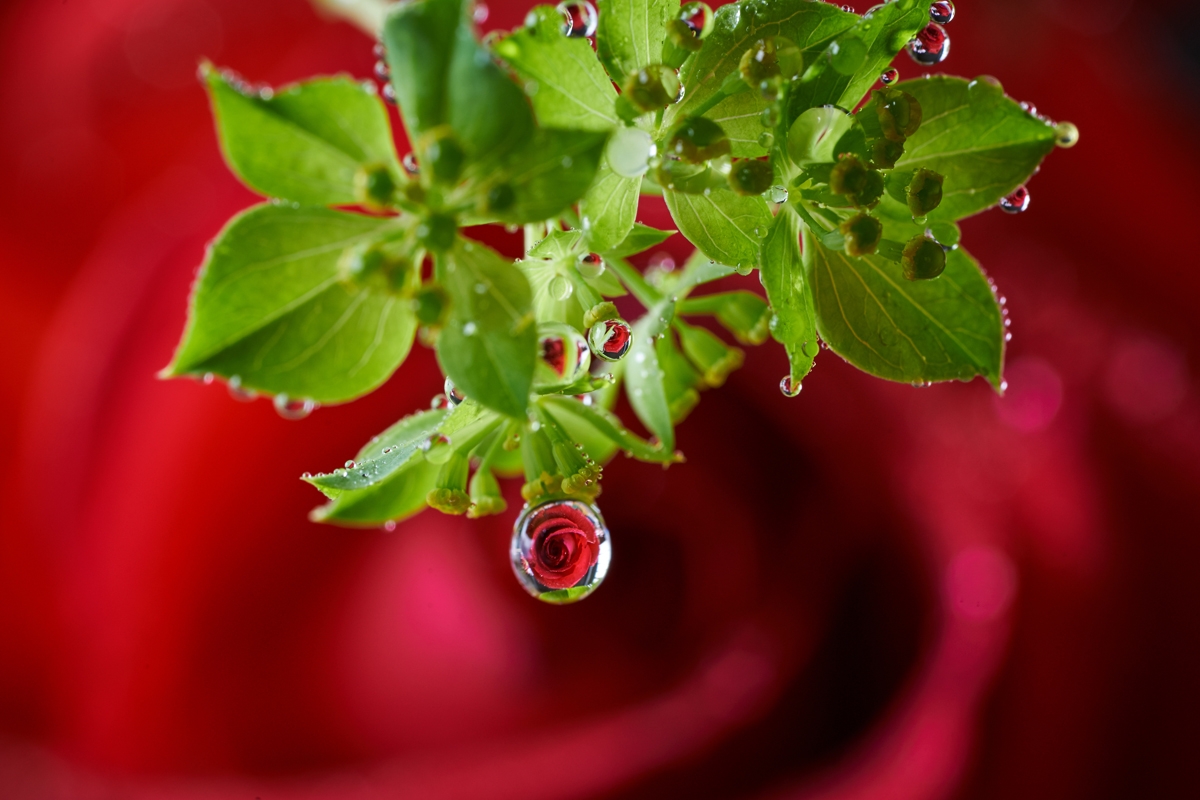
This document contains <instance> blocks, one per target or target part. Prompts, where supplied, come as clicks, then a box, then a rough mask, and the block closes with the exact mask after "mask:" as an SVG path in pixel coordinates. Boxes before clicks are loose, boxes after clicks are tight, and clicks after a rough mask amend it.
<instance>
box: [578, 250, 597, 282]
mask: <svg viewBox="0 0 1200 800" xmlns="http://www.w3.org/2000/svg"><path fill="white" fill-rule="evenodd" d="M575 269H577V270H579V274H580V275H582V276H583V277H585V278H587V279H588V280H595V279H596V278H599V277H600V276H601V275H603V274H604V259H603V258H601V257H600V254H599V253H584V254H583V255H581V256H580V257H579V258H578V259H577V260H576V261H575Z"/></svg>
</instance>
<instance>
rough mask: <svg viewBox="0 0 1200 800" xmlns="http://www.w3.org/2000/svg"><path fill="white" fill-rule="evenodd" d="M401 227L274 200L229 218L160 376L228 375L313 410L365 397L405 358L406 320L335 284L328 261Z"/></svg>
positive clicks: (384, 299)
mask: <svg viewBox="0 0 1200 800" xmlns="http://www.w3.org/2000/svg"><path fill="white" fill-rule="evenodd" d="M405 224H408V223H407V221H406V220H405V219H404V218H400V219H396V218H391V219H385V218H379V217H368V216H364V215H361V214H348V213H345V212H341V211H332V210H328V209H320V208H292V207H290V206H283V205H274V204H267V205H260V206H255V207H254V208H251V209H250V210H248V211H245V212H243V213H241V214H239V215H238V216H236V217H234V218H233V220H232V221H231V222H230V223H229V224H228V225H227V226H226V227H225V229H224V230H223V231H222V232H221V234H220V235H219V236H218V237H217V240H216V241H215V242H214V243H213V244H212V246H211V248H210V249H209V252H208V256H207V258H206V259H205V262H204V265H203V266H202V267H201V269H200V275H199V278H198V279H197V281H196V284H195V287H194V289H193V291H192V298H191V308H190V310H189V314H188V323H187V328H186V329H185V330H184V335H183V341H182V343H181V344H180V345H179V349H178V351H177V352H176V353H175V358H174V360H173V361H172V362H171V364H170V365H169V366H168V367H167V368H166V370H164V373H165V374H167V375H182V374H203V373H206V372H214V373H217V374H219V375H224V376H227V377H230V378H232V377H234V376H236V377H237V378H238V379H239V381H240V383H241V385H242V386H243V387H245V388H247V389H254V390H257V391H264V392H269V393H271V394H276V393H284V394H287V395H289V396H291V397H294V398H301V397H303V398H311V399H313V400H316V401H318V402H322V403H331V402H340V401H345V400H351V399H353V398H355V397H358V396H360V395H363V394H365V393H367V392H369V391H370V390H372V389H374V388H375V387H376V386H378V385H379V384H381V383H383V382H384V381H385V380H386V379H387V378H388V376H389V375H391V374H392V372H393V371H394V370H395V369H396V367H398V366H399V365H400V363H401V362H403V361H404V358H405V357H406V356H407V355H408V351H409V349H410V348H411V347H412V341H413V335H414V332H415V330H416V321H415V319H414V317H413V314H412V311H411V309H410V307H409V304H408V301H407V300H406V299H404V298H402V297H399V296H397V295H394V294H391V293H388V292H386V291H382V290H380V289H376V288H369V287H362V286H357V285H355V284H351V283H346V282H344V281H343V280H340V279H339V273H338V259H339V257H340V256H341V255H342V253H343V252H344V251H345V250H346V249H347V248H349V247H352V246H354V245H357V244H360V243H363V242H369V241H372V240H374V239H377V238H379V237H381V236H382V235H384V234H386V233H388V232H395V231H396V230H397V228H398V227H400V226H402V225H405Z"/></svg>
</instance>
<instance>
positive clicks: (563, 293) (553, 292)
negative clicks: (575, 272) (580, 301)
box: [546, 275, 575, 301]
mask: <svg viewBox="0 0 1200 800" xmlns="http://www.w3.org/2000/svg"><path fill="white" fill-rule="evenodd" d="M546 289H547V291H549V292H550V296H551V297H553V298H554V299H555V300H558V301H565V300H569V299H571V295H572V294H574V293H575V286H574V285H573V284H572V283H571V281H570V280H568V279H567V278H566V277H565V276H563V275H555V276H554V277H553V278H551V279H550V284H549V286H547V287H546Z"/></svg>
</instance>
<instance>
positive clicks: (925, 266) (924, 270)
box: [900, 234, 946, 281]
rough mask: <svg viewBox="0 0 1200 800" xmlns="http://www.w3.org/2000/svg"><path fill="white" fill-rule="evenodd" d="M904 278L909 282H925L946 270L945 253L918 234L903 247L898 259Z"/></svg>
mask: <svg viewBox="0 0 1200 800" xmlns="http://www.w3.org/2000/svg"><path fill="white" fill-rule="evenodd" d="M900 263H901V264H902V265H903V266H904V277H905V278H907V279H908V280H910V281H927V280H930V279H931V278H936V277H937V276H938V275H941V274H942V272H943V271H944V270H945V269H946V251H945V250H943V249H942V246H941V245H940V244H938V243H937V242H935V241H934V240H933V239H929V238H926V237H925V236H924V235H923V234H918V235H917V236H914V237H913V238H912V239H911V240H909V242H908V244H906V245H905V246H904V254H903V255H902V256H901V258H900Z"/></svg>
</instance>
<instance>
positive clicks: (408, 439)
mask: <svg viewBox="0 0 1200 800" xmlns="http://www.w3.org/2000/svg"><path fill="white" fill-rule="evenodd" d="M449 413H450V411H449V410H448V409H437V410H433V411H421V412H418V413H416V414H412V415H410V416H407V417H405V418H404V419H402V420H400V421H399V422H397V423H396V424H394V425H392V426H391V427H390V428H388V429H387V430H386V431H384V432H383V433H381V434H379V435H378V436H376V437H374V438H373V439H372V440H371V441H370V442H368V443H367V444H366V445H364V446H363V448H362V449H361V450H359V452H358V455H357V456H355V458H354V461H355V465H356V466H355V468H354V469H353V470H349V469H345V468H343V469H341V470H335V471H334V472H332V473H329V474H327V475H316V476H311V477H308V478H305V480H307V481H308V482H309V483H311V484H312V485H313V486H315V487H317V488H318V489H320V490H321V492H322V493H324V494H325V495H326V496H327V497H329V498H330V502H328V503H326V504H325V505H324V506H321V507H319V508H316V509H314V510H313V512H312V515H311V516H312V519H313V520H314V521H316V522H336V523H341V524H347V525H364V526H365V525H380V524H382V523H384V522H387V521H389V520H400V519H403V518H405V517H409V516H412V515H413V514H415V513H417V512H418V511H420V510H421V509H423V508H424V507H425V495H427V494H428V493H429V490H430V489H432V488H433V485H434V482H435V481H436V478H437V473H438V467H437V466H435V465H433V464H430V463H428V462H427V461H426V460H425V455H424V451H423V450H422V449H421V446H422V445H423V444H424V443H425V442H427V441H428V440H429V437H430V436H431V435H433V434H434V433H435V432H436V431H437V430H438V428H439V427H440V426H441V425H442V423H443V422H444V421H445V419H446V417H447V415H448V414H449ZM361 472H366V473H368V475H370V474H374V476H375V477H374V479H373V480H369V481H361V482H358V483H355V485H339V484H338V482H337V479H338V478H339V477H345V476H353V475H355V474H356V473H361ZM339 473H341V475H340V476H339ZM359 477H362V476H361V475H360V476H359ZM343 483H345V481H343Z"/></svg>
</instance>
